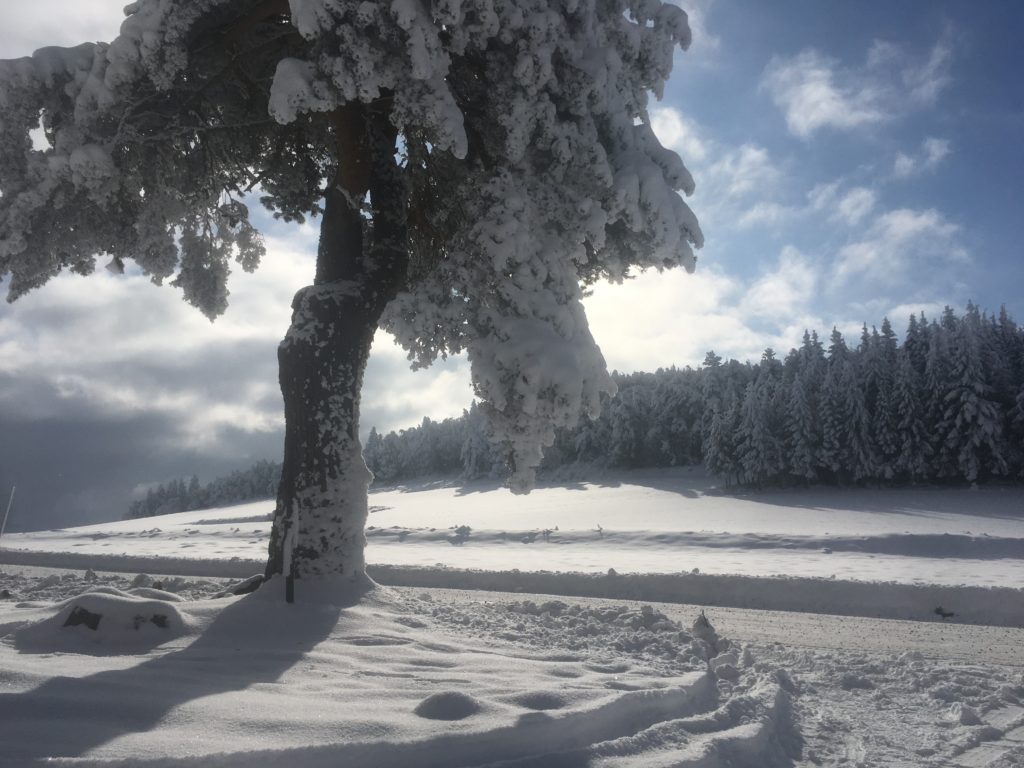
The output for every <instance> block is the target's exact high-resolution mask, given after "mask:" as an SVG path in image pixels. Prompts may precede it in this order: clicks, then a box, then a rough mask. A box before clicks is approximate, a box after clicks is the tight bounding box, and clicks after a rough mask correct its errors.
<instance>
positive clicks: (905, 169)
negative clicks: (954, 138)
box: [892, 137, 952, 179]
mask: <svg viewBox="0 0 1024 768" xmlns="http://www.w3.org/2000/svg"><path fill="white" fill-rule="evenodd" d="M950 152H952V147H951V146H950V143H949V141H948V140H946V139H936V138H934V137H928V138H926V139H925V140H924V141H922V142H921V148H920V150H919V151H918V152H916V153H914V154H913V155H908V154H906V153H904V152H900V153H898V154H897V155H896V160H895V161H894V162H893V168H892V173H893V176H895V177H896V178H897V179H905V178H908V177H910V176H915V175H917V174H921V173H926V172H928V171H933V170H935V169H936V168H938V167H939V166H940V165H941V164H942V162H943V161H944V160H945V159H946V158H947V157H948V156H949V154H950Z"/></svg>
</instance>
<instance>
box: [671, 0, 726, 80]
mask: <svg viewBox="0 0 1024 768" xmlns="http://www.w3.org/2000/svg"><path fill="white" fill-rule="evenodd" d="M671 2H672V3H673V4H674V5H678V6H679V7H680V8H682V9H683V10H684V11H686V15H687V17H688V18H689V23H690V34H691V35H692V36H693V41H692V43H691V44H690V50H689V51H687V53H686V61H687V62H688V63H690V62H696V63H698V64H707V63H709V62H710V60H711V59H712V58H713V57H714V55H715V54H717V53H718V51H719V50H720V49H721V47H722V40H721V38H720V37H719V36H718V35H714V34H712V33H711V32H710V31H709V30H708V21H707V19H708V12H709V11H710V10H711V8H712V6H714V4H715V0H671Z"/></svg>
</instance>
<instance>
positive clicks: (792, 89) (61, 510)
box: [0, 0, 1024, 528]
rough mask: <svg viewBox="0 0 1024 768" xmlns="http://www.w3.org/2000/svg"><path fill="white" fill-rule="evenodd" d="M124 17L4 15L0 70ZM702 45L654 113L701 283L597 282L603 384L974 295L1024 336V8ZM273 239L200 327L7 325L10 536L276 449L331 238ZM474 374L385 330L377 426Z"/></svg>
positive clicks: (100, 318)
mask: <svg viewBox="0 0 1024 768" xmlns="http://www.w3.org/2000/svg"><path fill="white" fill-rule="evenodd" d="M123 3H124V0H91V2H88V3H82V2H78V0H35V2H33V3H32V4H30V5H29V4H9V5H10V6H11V7H10V8H4V10H3V11H2V14H3V17H2V21H3V23H2V24H0V57H3V58H8V57H13V56H20V55H25V54H28V53H30V52H31V51H32V50H33V49H35V48H36V47H39V46H42V45H46V44H61V45H69V44H74V43H76V42H80V41H82V40H96V39H109V38H110V37H111V35H113V34H115V33H116V29H117V26H118V24H119V21H120V12H121V7H122V5H123ZM682 5H683V6H684V7H685V8H687V9H688V10H689V11H690V14H691V26H692V27H693V31H694V43H693V45H692V47H691V49H690V51H688V52H686V53H682V52H680V53H679V55H678V56H677V63H676V71H675V74H674V75H673V78H672V80H671V81H670V83H669V85H668V87H667V89H666V92H665V98H664V100H663V101H661V102H660V103H657V104H653V109H652V118H653V120H654V122H655V126H656V130H657V131H658V133H659V136H660V137H661V138H662V141H663V142H664V143H666V144H667V145H670V146H672V147H674V148H675V149H677V151H679V152H680V154H681V155H682V157H683V160H684V161H685V162H686V164H687V165H688V167H689V168H690V170H691V171H692V172H693V175H694V177H695V180H696V183H697V192H696V193H695V194H694V196H693V197H692V198H691V200H690V204H691V206H692V207H693V209H694V211H695V212H696V213H697V215H698V217H699V218H700V220H701V224H702V226H703V228H704V232H705V235H706V237H707V246H706V247H705V248H704V250H703V251H702V252H700V254H699V262H698V268H697V272H696V273H695V274H693V275H686V274H684V273H681V272H676V273H665V274H653V273H652V274H647V275H643V276H640V277H639V278H637V279H635V280H632V281H629V282H627V283H626V284H624V285H619V286H610V285H598V286H597V287H596V288H595V290H594V293H593V296H592V297H591V298H590V299H588V303H587V311H588V315H589V317H590V320H591V325H592V328H593V332H594V336H595V338H596V339H597V340H598V343H599V344H601V347H602V350H603V351H604V353H605V356H606V358H607V360H608V363H609V366H610V367H611V368H615V369H618V370H621V371H630V370H651V369H654V368H657V367H661V366H669V365H677V366H682V365H696V364H699V362H700V361H701V360H702V359H703V357H704V354H705V352H706V351H707V350H708V349H715V350H716V351H717V352H718V353H719V354H721V355H723V356H727V357H737V358H739V359H741V360H743V359H750V358H756V357H758V356H759V355H760V352H761V351H762V350H763V349H764V348H765V347H766V346H772V347H774V348H775V349H776V350H777V351H779V352H780V353H784V352H785V351H786V350H788V349H789V348H790V347H791V346H793V345H795V344H797V343H798V342H799V339H800V337H801V335H802V333H803V331H804V329H805V328H811V329H817V330H819V332H821V333H823V334H825V335H827V334H828V332H829V331H830V330H831V328H832V326H833V325H837V326H839V327H840V329H841V330H843V331H844V332H845V333H847V335H848V338H850V340H851V341H855V336H856V334H857V333H859V328H860V324H861V323H862V322H865V321H866V322H868V323H869V324H872V323H878V322H880V321H881V319H882V317H883V316H886V315H887V316H889V318H890V319H891V320H892V321H893V324H894V326H895V328H896V329H897V331H898V332H900V333H902V331H903V329H904V327H905V323H906V317H907V315H908V314H909V313H910V312H917V311H922V310H923V311H925V312H926V313H927V314H928V315H929V316H936V315H937V314H938V312H939V311H941V308H942V307H943V305H945V304H950V305H952V306H954V307H956V308H958V309H962V307H963V306H964V304H965V303H966V302H967V301H968V300H969V299H973V300H974V301H975V302H976V303H978V304H979V305H980V306H982V307H983V308H986V309H988V310H991V311H997V310H998V308H999V306H1000V305H1001V304H1005V305H1006V306H1007V308H1008V309H1009V310H1010V312H1011V313H1012V314H1013V315H1014V316H1015V317H1017V318H1018V319H1019V320H1024V298H1022V296H1021V290H1020V288H1021V286H1022V284H1024V279H1022V278H1024V268H1022V266H1021V260H1020V258H1019V249H1020V245H1019V244H1020V243H1021V242H1022V240H1024V237H1022V236H1024V231H1022V230H1024V225H1022V213H1024V211H1022V205H1021V196H1020V190H1021V179H1022V177H1024V150H1022V149H1021V136H1024V85H1022V82H1021V78H1020V76H1019V73H1020V72H1024V53H1022V47H1021V45H1020V41H1021V40H1024V9H1022V8H1020V7H1019V6H1018V5H1017V4H1015V3H1011V2H995V1H994V0H992V1H991V2H975V3H965V2H933V1H931V0H929V1H927V2H926V1H925V0H915V1H911V0H905V1H904V2H899V3H894V2H891V1H890V2H875V1H869V2H856V3H853V2H839V0H835V1H834V2H826V1H825V0H816V1H813V2H812V1H811V0H783V1H779V2H772V3H767V2H754V1H753V0H745V1H739V0H711V1H710V2H709V1H707V0H686V2H683V3H682ZM260 219H261V221H263V222H264V223H265V224H266V228H265V232H266V234H267V237H268V251H269V253H268V258H267V259H266V261H265V263H264V266H263V267H262V268H261V269H260V270H259V272H257V273H256V274H255V275H245V274H242V273H241V272H238V273H237V274H236V275H233V276H232V279H231V281H230V289H231V291H232V296H231V302H232V306H231V307H230V308H229V310H228V313H227V315H226V316H225V317H223V318H221V319H220V320H218V321H217V322H216V323H215V324H212V325H211V324H210V323H208V322H207V321H206V320H205V319H203V318H202V317H201V316H200V315H199V314H198V313H197V312H195V310H193V309H191V308H189V307H187V306H186V305H185V304H184V303H183V302H182V301H181V300H180V297H179V295H178V294H177V292H176V291H175V290H174V289H172V288H168V287H163V288H157V287H155V286H152V285H150V284H148V282H147V281H146V280H145V279H143V278H141V277H139V276H137V275H135V276H133V275H131V274H129V275H127V276H124V277H116V276H113V275H110V274H108V273H105V272H103V271H102V270H101V271H100V273H98V274H96V275H93V276H90V277H88V278H81V277H77V276H62V277H61V278H58V279H57V280H54V281H53V282H51V284H49V285H47V286H46V287H44V288H43V289H42V290H40V291H37V292H35V293H34V294H31V295H29V296H26V297H25V298H24V299H22V300H20V301H19V302H17V303H16V304H14V305H3V306H0V434H2V435H3V436H4V437H3V439H0V493H3V492H4V490H5V489H6V488H7V487H8V486H9V485H10V484H11V483H13V482H17V483H18V484H19V486H20V487H19V496H20V498H22V499H24V501H23V503H22V505H21V506H20V507H19V508H18V509H17V510H16V512H15V514H14V516H13V519H12V526H13V527H15V528H27V527H48V526H51V525H55V524H58V523H62V522H66V521H69V520H82V521H87V520H99V519H105V518H111V517H117V516H119V515H120V514H121V513H122V512H123V510H124V509H125V507H126V505H127V501H128V498H129V496H130V494H131V493H132V492H140V491H143V490H144V489H145V487H146V486H147V485H148V484H152V483H157V482H162V481H166V480H168V479H171V478H173V477H176V476H181V475H190V474H192V473H193V472H196V473H198V474H199V475H200V476H201V477H203V478H204V479H207V478H210V477H213V476H215V475H216V474H219V473H222V472H225V471H228V470H230V469H233V468H238V467H242V466H246V465H248V464H249V463H251V462H252V461H254V460H255V459H260V458H277V457H278V456H279V454H280V450H281V444H282V438H281V423H282V417H281V403H280V396H279V393H278V390H277V384H276V357H275V353H276V345H277V342H278V340H279V339H280V338H281V336H282V335H283V332H284V329H285V327H286V325H287V322H288V316H289V309H288V305H289V302H290V299H291V296H292V294H293V293H294V291H295V290H297V289H298V288H299V287H301V286H302V285H304V284H305V283H306V282H308V281H309V280H310V278H311V275H312V270H313V253H314V251H315V244H316V232H315V230H314V229H313V228H311V227H309V226H307V227H298V228H297V227H284V226H281V225H278V224H275V223H272V222H270V221H269V220H268V219H266V218H265V217H260ZM471 396H472V395H471V391H470V387H469V378H468V371H467V366H466V364H465V362H464V361H462V360H458V359H456V360H451V361H448V362H446V363H444V364H442V365H438V366H435V368H433V369H431V370H427V371H421V372H417V373H412V372H410V371H408V366H407V363H406V362H405V358H404V355H403V353H402V352H401V351H400V350H398V349H397V348H396V347H395V346H394V345H393V344H392V343H391V342H390V341H389V339H388V338H387V337H385V336H383V335H381V336H380V337H379V338H378V340H377V343H376V344H375V350H374V356H373V360H372V362H371V368H370V370H369V372H368V374H367V379H366V389H365V394H364V402H363V428H364V430H368V429H369V427H370V426H371V425H376V426H377V427H378V428H381V429H385V430H386V429H396V428H402V427H406V426H410V425H412V424H415V423H418V422H419V421H420V420H421V419H422V417H423V416H425V415H428V416H430V417H432V418H443V417H444V416H448V415H457V414H458V413H459V412H461V410H462V408H464V407H466V406H468V404H469V402H470V400H471Z"/></svg>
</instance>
